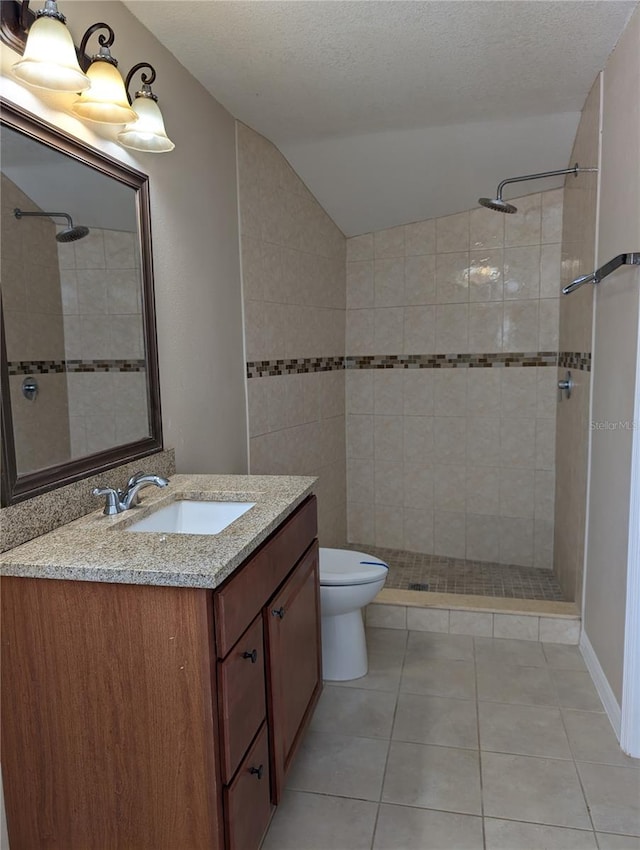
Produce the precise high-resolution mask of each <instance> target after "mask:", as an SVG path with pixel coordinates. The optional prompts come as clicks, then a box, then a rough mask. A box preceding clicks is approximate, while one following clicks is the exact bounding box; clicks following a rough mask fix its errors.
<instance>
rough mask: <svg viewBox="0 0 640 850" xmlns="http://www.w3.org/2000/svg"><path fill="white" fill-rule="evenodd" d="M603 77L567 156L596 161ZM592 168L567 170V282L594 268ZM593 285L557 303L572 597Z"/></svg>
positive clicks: (562, 510)
mask: <svg viewBox="0 0 640 850" xmlns="http://www.w3.org/2000/svg"><path fill="white" fill-rule="evenodd" d="M599 145H600V77H599V76H598V78H597V79H596V81H595V83H594V85H593V88H592V89H591V92H590V93H589V97H588V98H587V100H586V102H585V105H584V108H583V110H582V118H581V120H580V125H579V127H578V131H577V133H576V139H575V143H574V146H573V151H572V152H571V159H570V162H579V163H580V165H583V166H586V167H594V166H597V165H598V153H599ZM597 178H598V175H597V174H595V173H584V174H579V175H578V176H577V177H573V176H571V175H569V176H568V177H567V178H566V181H565V188H564V216H563V227H562V283H563V285H564V284H565V283H569V282H570V281H571V280H573V279H574V278H576V277H579V276H580V275H584V274H588V273H589V272H592V271H593V270H594V268H595V265H594V263H595V234H596V208H597V185H598V181H597ZM593 298H594V289H593V287H591V286H583V287H581V288H580V289H577V290H576V291H575V292H574V293H572V294H571V295H569V296H567V297H566V298H562V299H561V301H560V343H559V348H560V361H559V363H560V365H559V368H558V378H559V379H560V378H564V377H565V376H566V372H567V369H569V370H570V371H571V375H572V378H573V381H574V389H573V392H572V395H571V399H569V400H567V399H565V400H563V401H562V403H561V404H560V405H558V416H557V423H556V446H557V466H556V529H555V541H554V568H555V571H556V574H557V577H558V580H559V582H560V584H561V585H562V588H563V590H564V592H565V594H566V596H567V597H568V598H569V599H572V600H575V601H577V602H578V604H580V603H581V600H582V584H583V577H584V542H585V522H586V504H587V495H586V494H587V468H588V466H587V465H588V447H589V402H590V377H591V372H590V366H591V338H592V330H593Z"/></svg>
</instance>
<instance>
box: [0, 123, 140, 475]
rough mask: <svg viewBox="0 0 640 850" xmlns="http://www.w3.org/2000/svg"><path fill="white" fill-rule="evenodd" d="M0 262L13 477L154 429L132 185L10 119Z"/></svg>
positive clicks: (2, 142) (3, 138)
mask: <svg viewBox="0 0 640 850" xmlns="http://www.w3.org/2000/svg"><path fill="white" fill-rule="evenodd" d="M0 146H1V148H2V163H1V178H0V179H1V186H0V199H1V238H2V256H1V263H0V273H1V287H2V304H3V314H4V325H5V327H4V333H5V344H6V354H7V369H8V375H9V390H10V393H9V394H10V401H11V412H12V420H13V437H14V444H15V457H16V467H17V470H16V471H17V475H18V476H22V475H27V474H31V473H34V472H36V471H38V470H42V469H46V468H48V467H52V466H57V465H59V464H64V463H65V462H68V461H73V460H75V459H78V458H83V457H85V456H88V455H93V454H95V453H98V452H103V451H107V450H110V449H113V448H114V447H116V446H121V445H123V444H128V443H133V442H136V441H139V440H143V439H145V438H148V437H149V436H150V434H151V422H150V405H149V400H148V389H147V367H146V361H145V342H144V340H145V332H144V321H143V319H144V317H143V301H144V299H143V289H142V274H141V265H142V264H141V256H140V240H139V236H138V206H137V201H136V190H135V189H134V188H132V187H131V186H128V185H126V184H124V183H122V182H120V181H119V180H116V179H114V178H113V177H111V176H109V175H107V174H103V173H101V172H100V171H99V170H98V169H96V168H92V167H90V166H88V165H86V164H84V163H82V162H80V161H78V160H76V159H74V158H72V157H70V156H67V155H66V154H65V153H63V152H61V151H59V150H56V149H54V148H52V147H49V146H48V145H46V144H43V143H41V142H39V141H37V140H35V139H32V138H29V137H28V136H26V135H24V134H23V133H21V132H19V131H17V130H15V129H13V128H11V127H8V126H6V125H2V127H1V128H0Z"/></svg>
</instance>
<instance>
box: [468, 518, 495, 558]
mask: <svg viewBox="0 0 640 850" xmlns="http://www.w3.org/2000/svg"><path fill="white" fill-rule="evenodd" d="M467 558H468V559H469V560H471V561H491V562H494V563H497V562H498V561H499V560H500V517H498V516H479V515H477V514H472V513H467Z"/></svg>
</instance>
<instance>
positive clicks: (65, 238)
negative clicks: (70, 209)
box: [13, 208, 89, 242]
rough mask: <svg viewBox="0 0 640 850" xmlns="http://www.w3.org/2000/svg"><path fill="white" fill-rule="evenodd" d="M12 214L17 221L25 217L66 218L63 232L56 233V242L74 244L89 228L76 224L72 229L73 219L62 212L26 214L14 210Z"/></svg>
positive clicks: (86, 233)
mask: <svg viewBox="0 0 640 850" xmlns="http://www.w3.org/2000/svg"><path fill="white" fill-rule="evenodd" d="M13 214H14V215H15V217H16V218H17V219H21V218H25V217H26V216H38V217H42V216H46V217H48V218H66V220H67V226H66V227H65V228H64V230H60V231H58V233H56V242H75V241H76V239H84V237H85V236H88V235H89V228H88V227H85V226H84V225H83V224H78V225H76V226H75V227H74V225H73V219H72V218H71V216H70V215H69V214H68V213H63V212H57V213H56V212H26V211H25V210H19V209H17V208H16V209H15V210H14V211H13Z"/></svg>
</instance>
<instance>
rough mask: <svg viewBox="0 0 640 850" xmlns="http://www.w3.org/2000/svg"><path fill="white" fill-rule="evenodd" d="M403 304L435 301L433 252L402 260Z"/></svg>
mask: <svg viewBox="0 0 640 850" xmlns="http://www.w3.org/2000/svg"><path fill="white" fill-rule="evenodd" d="M404 297H405V304H435V303H436V258H435V255H434V254H427V255H421V256H415V257H413V256H410V257H407V258H406V259H405V261H404Z"/></svg>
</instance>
